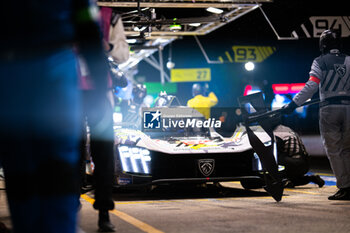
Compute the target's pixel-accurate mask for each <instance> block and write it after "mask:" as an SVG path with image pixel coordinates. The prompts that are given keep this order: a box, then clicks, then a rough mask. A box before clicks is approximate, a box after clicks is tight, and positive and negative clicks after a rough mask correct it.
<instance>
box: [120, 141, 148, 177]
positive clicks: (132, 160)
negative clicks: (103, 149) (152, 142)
mask: <svg viewBox="0 0 350 233" xmlns="http://www.w3.org/2000/svg"><path fill="white" fill-rule="evenodd" d="M119 155H120V160H121V164H122V169H123V171H124V172H133V173H143V174H150V164H151V156H150V152H149V150H147V149H145V148H140V147H129V146H119Z"/></svg>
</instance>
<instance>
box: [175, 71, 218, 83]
mask: <svg viewBox="0 0 350 233" xmlns="http://www.w3.org/2000/svg"><path fill="white" fill-rule="evenodd" d="M170 79H171V81H172V82H203V81H205V82H206V81H210V80H211V73H210V68H200V69H171V71H170Z"/></svg>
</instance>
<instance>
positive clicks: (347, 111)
mask: <svg viewBox="0 0 350 233" xmlns="http://www.w3.org/2000/svg"><path fill="white" fill-rule="evenodd" d="M340 48H341V43H340V36H339V35H338V33H337V32H336V31H333V30H326V31H324V32H323V33H322V34H321V36H320V50H321V52H322V54H321V56H319V57H317V58H316V59H315V60H314V61H313V63H312V66H311V71H310V78H309V80H308V81H307V82H306V84H305V87H304V88H303V89H302V90H301V91H300V92H299V93H298V94H297V95H296V96H295V97H294V98H293V101H292V102H290V103H289V104H287V105H285V106H284V107H283V108H284V113H286V114H289V113H291V112H293V111H294V109H295V108H297V107H298V106H300V105H302V104H303V103H304V102H305V101H306V100H308V99H310V98H311V97H312V96H313V94H314V93H315V92H316V91H317V90H318V89H319V95H320V100H321V104H320V122H319V124H320V132H321V137H322V140H323V145H324V147H325V149H326V153H327V156H328V159H329V161H330V164H331V167H332V170H333V172H334V174H335V177H336V179H337V187H338V188H339V190H338V191H337V192H336V193H335V194H334V195H332V196H329V197H328V199H329V200H350V56H348V55H345V54H343V53H341V52H340V51H339V49H340Z"/></svg>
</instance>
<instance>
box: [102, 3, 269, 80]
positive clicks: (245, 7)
mask: <svg viewBox="0 0 350 233" xmlns="http://www.w3.org/2000/svg"><path fill="white" fill-rule="evenodd" d="M269 2H273V0H256V1H251V0H195V1H194V0H100V1H98V5H99V6H106V7H116V8H118V11H119V12H120V13H121V15H122V20H123V24H124V29H125V34H126V35H127V37H128V39H130V42H129V45H130V47H131V49H132V50H133V51H134V52H133V54H132V55H131V57H130V59H129V60H128V61H127V62H125V63H123V64H122V65H121V66H120V67H121V69H122V70H128V69H129V68H132V67H133V66H135V65H136V64H137V63H139V62H140V61H141V60H143V59H144V58H147V57H149V56H151V55H152V54H153V53H155V52H157V51H159V62H158V64H155V63H153V64H152V65H153V66H156V67H158V68H159V70H160V72H161V73H163V77H161V81H162V82H164V80H165V78H166V77H164V71H162V70H163V64H162V63H163V62H162V61H160V59H162V55H161V53H162V49H163V48H164V47H165V46H166V45H167V44H169V43H171V42H172V41H174V40H176V39H178V38H180V37H182V36H203V35H206V34H208V33H210V32H212V31H214V30H216V29H218V28H220V27H222V26H224V25H226V24H228V23H230V22H232V21H234V20H236V19H238V18H239V17H241V16H243V15H245V14H247V13H249V12H251V11H253V10H255V9H257V8H259V6H260V4H261V3H269ZM210 7H211V8H215V9H220V10H221V11H220V12H221V13H211V12H209V11H208V10H207V9H208V8H210ZM197 41H198V40H197ZM198 43H199V41H198ZM199 46H200V47H201V50H202V52H203V54H204V55H205V56H206V54H205V51H204V49H203V47H202V46H201V45H200V43H199ZM152 60H153V62H154V61H155V59H154V58H153V59H152ZM207 60H208V59H207Z"/></svg>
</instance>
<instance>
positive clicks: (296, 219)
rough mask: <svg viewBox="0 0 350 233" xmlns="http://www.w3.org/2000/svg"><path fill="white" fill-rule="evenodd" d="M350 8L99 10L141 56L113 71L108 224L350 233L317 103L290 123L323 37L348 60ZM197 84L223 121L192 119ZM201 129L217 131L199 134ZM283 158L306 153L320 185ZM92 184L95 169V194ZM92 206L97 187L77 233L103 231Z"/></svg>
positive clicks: (1, 204) (1, 228) (7, 226)
mask: <svg viewBox="0 0 350 233" xmlns="http://www.w3.org/2000/svg"><path fill="white" fill-rule="evenodd" d="M342 4H343V3H342V1H338V0H336V1H325V2H322V6H319V5H320V1H316V0H315V1H314V0H310V1H307V3H306V2H305V1H302V0H297V1H284V0H256V1H250V0H99V1H97V5H98V6H100V7H110V8H113V9H114V10H116V11H117V12H118V14H120V15H121V19H122V22H123V25H124V31H125V35H126V38H127V42H128V46H129V48H130V57H129V59H128V60H127V61H126V62H123V63H121V64H117V63H116V62H115V61H113V58H109V60H110V64H111V69H112V70H113V71H112V72H114V73H115V74H117V75H120V76H124V77H125V78H126V79H127V80H128V81H129V84H130V85H129V87H125V88H118V87H115V100H116V103H117V104H116V105H117V107H116V108H115V112H114V121H115V125H114V132H115V154H114V156H115V165H114V167H115V170H116V172H115V179H114V190H113V200H114V204H115V209H113V210H111V211H109V213H110V220H111V222H112V223H113V224H114V225H115V226H116V232H123V233H124V232H125V233H129V232H130V233H134V232H135V233H136V232H149V233H161V232H191V233H192V232H220V233H221V232H239V233H241V232H249V233H250V232H269V233H274V232H276V233H277V232H293V233H294V232H298V231H299V232H315V233H316V232H317V233H328V232H339V233H346V232H350V222H349V218H350V202H349V201H348V200H328V197H329V196H331V195H333V194H334V193H336V192H337V190H338V188H337V186H336V178H335V175H334V173H333V171H332V169H331V166H330V163H329V160H328V158H327V155H326V151H325V148H324V146H323V144H322V140H321V137H320V130H319V125H318V120H319V115H318V112H319V109H320V107H319V103H320V101H319V99H318V96H317V95H314V96H313V97H312V98H311V99H310V100H308V101H307V102H306V104H305V105H304V106H301V107H300V108H297V109H296V111H295V112H293V113H292V114H291V115H288V116H286V115H283V114H281V112H280V109H281V108H282V107H283V106H284V105H286V104H288V103H289V102H290V101H291V100H292V98H293V97H295V95H296V94H297V93H298V92H299V91H300V90H301V89H302V88H303V87H304V86H305V82H306V81H307V79H308V72H309V71H310V66H311V63H312V61H313V59H314V58H315V57H317V56H319V53H320V52H319V48H318V43H319V37H320V34H321V33H322V31H324V30H326V29H336V30H339V31H340V37H341V39H342V40H343V49H344V52H345V53H347V54H350V46H349V45H350V43H349V42H350V16H349V12H347V11H346V10H344V9H345V8H344V7H341V5H342ZM195 84H199V85H202V87H206V88H207V91H208V93H209V91H210V92H213V93H215V95H216V97H217V99H218V101H217V104H216V106H215V107H212V109H211V117H212V118H209V119H208V118H205V117H203V116H204V115H205V114H202V112H201V110H198V109H197V110H196V111H194V108H192V107H189V106H188V100H190V99H191V98H192V97H193V96H192V93H193V86H194V85H195ZM137 85H141V86H142V87H144V88H145V89H147V91H146V94H145V96H143V99H142V104H143V105H142V108H141V107H140V106H141V104H140V103H139V105H137V104H134V105H133V104H129V106H128V107H129V108H127V110H125V111H123V107H124V106H123V105H122V104H120V103H125V102H123V101H126V102H127V101H130V100H131V99H132V98H133V95H132V94H131V92H132V90H131V89H132V88H133V86H134V87H135V86H137ZM336 85H338V84H336ZM332 87H334V86H332ZM208 93H207V94H208ZM134 96H135V93H134ZM253 97H254V98H257V102H259V101H260V102H259V103H257V102H256V101H255V100H256V99H254V101H252V98H253ZM118 101H120V102H118ZM249 101H251V102H249ZM261 101H262V102H263V105H261ZM118 103H119V104H120V105H118ZM128 103H130V102H128ZM138 108H139V111H141V110H142V114H141V115H140V116H138V114H139V112H137V111H136V110H135V109H138ZM130 110H132V111H130ZM147 114H148V115H147ZM147 117H148V118H147ZM160 117H161V118H160ZM160 119H162V120H163V121H161V120H160ZM201 120H203V123H201V124H200V127H202V126H203V125H204V124H207V125H208V127H204V128H205V130H199V131H196V130H194V129H192V128H193V126H198V124H197V123H196V122H198V121H201ZM276 121H278V123H276ZM181 122H182V123H181ZM186 122H187V123H186ZM158 123H159V125H158ZM216 123H217V124H218V125H216ZM182 125H183V126H182ZM272 125H273V126H274V127H272ZM276 125H282V126H283V127H284V126H285V127H287V131H288V134H289V136H288V140H286V139H285V134H283V133H285V131H283V130H280V131H278V130H277V131H276V130H275V131H273V130H272V128H275V126H276ZM158 126H159V127H158ZM161 127H162V129H163V130H161V131H159V130H158V129H159V128H161ZM191 127H192V128H191ZM279 129H280V128H279ZM282 131H283V132H282ZM160 132H161V135H160ZM281 135H282V136H281ZM291 135H292V136H291ZM295 135H296V136H295ZM291 139H293V140H294V141H293V140H291ZM291 141H293V142H291ZM285 145H288V148H289V149H288V150H289V151H290V150H291V149H290V148H292V149H293V150H298V151H300V150H301V151H304V152H305V154H306V155H307V160H308V166H307V169H306V170H305V172H304V173H303V176H304V175H305V176H307V177H317V178H316V179H314V180H312V179H311V178H310V179H309V180H308V181H307V182H305V183H303V184H297V183H293V181H291V180H290V179H288V178H287V177H283V175H285V172H286V169H288V166H287V165H286V164H283V163H281V162H280V157H279V154H283V153H286V150H287V149H286V146H285ZM296 145H297V146H296ZM296 148H297V149H296ZM93 170H94V163H93V161H91V160H89V159H87V160H86V179H87V180H89V179H92V178H91V177H92V176H91V175H92V174H93ZM282 174H283V175H282ZM281 177H282V178H281ZM5 179H6V177H5V176H4V173H3V171H2V170H1V168H0V224H1V225H0V233H8V232H11V228H12V223H11V218H10V213H9V209H8V205H7V201H6V192H5V190H6V187H5ZM90 181H91V180H90ZM88 183H89V182H88ZM94 198H95V197H94V187H93V182H91V183H89V184H88V186H86V188H85V189H84V192H83V193H82V194H81V196H80V209H79V213H78V216H79V225H78V227H77V230H76V232H78V233H93V232H98V230H99V229H98V227H97V216H98V212H97V211H96V210H95V209H94V208H93V203H94V201H95V200H94Z"/></svg>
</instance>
